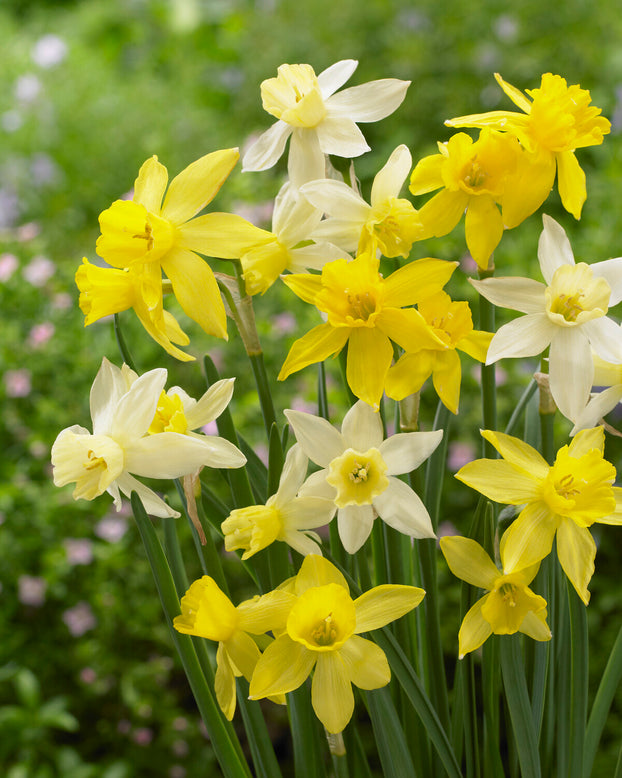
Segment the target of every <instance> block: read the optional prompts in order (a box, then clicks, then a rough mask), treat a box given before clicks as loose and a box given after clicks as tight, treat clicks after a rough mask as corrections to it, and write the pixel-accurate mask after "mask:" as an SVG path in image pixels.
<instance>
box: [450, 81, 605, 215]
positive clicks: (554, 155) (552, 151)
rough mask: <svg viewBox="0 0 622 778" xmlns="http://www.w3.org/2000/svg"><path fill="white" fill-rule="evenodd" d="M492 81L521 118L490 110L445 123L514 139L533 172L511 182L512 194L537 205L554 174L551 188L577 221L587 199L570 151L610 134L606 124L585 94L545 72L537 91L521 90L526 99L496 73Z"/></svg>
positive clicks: (509, 113) (542, 200) (575, 86)
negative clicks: (488, 130) (554, 187)
mask: <svg viewBox="0 0 622 778" xmlns="http://www.w3.org/2000/svg"><path fill="white" fill-rule="evenodd" d="M495 78H496V79H497V83H498V84H499V86H500V87H501V88H502V89H503V91H504V92H505V93H506V95H507V96H508V97H509V98H510V100H511V101H512V102H513V103H514V104H515V105H516V106H518V108H520V109H521V111H523V113H522V114H521V113H517V112H516V111H490V112H488V113H481V114H472V115H470V116H460V117H458V118H456V119H451V120H449V121H447V122H445V124H447V125H448V126H449V127H490V128H492V129H496V130H503V131H505V132H509V133H512V134H513V135H516V137H517V138H518V139H519V140H520V142H521V144H522V145H523V147H524V148H525V150H526V151H527V152H528V153H529V154H530V155H532V159H533V164H534V168H533V170H534V173H533V174H532V175H531V176H525V177H524V178H523V179H522V181H521V182H517V185H516V191H517V194H519V195H520V194H521V193H522V194H524V195H526V196H527V197H528V198H529V199H530V200H532V201H537V200H539V201H540V204H541V203H543V202H544V201H545V199H546V198H547V197H548V194H549V192H550V190H551V187H552V185H553V181H554V179H555V172H556V170H557V185H558V187H559V194H560V197H561V200H562V203H563V205H564V208H565V209H566V210H567V211H569V212H570V213H571V214H572V215H573V216H574V217H575V218H576V219H579V218H580V217H581V209H582V207H583V203H584V202H585V198H586V196H587V194H586V187H585V173H584V172H583V171H582V170H581V167H580V166H579V163H578V161H577V158H576V156H575V153H574V152H575V149H578V148H582V147H584V146H597V145H600V144H601V143H602V142H603V136H604V135H606V134H607V133H609V132H610V130H611V123H610V122H609V120H608V119H605V117H604V116H601V115H600V114H601V109H600V108H596V106H593V105H590V102H591V97H590V93H589V92H588V91H587V89H581V87H580V86H579V85H578V84H572V85H571V86H568V84H567V83H566V79H564V78H562V77H561V76H557V75H553V74H551V73H545V74H544V75H543V76H542V80H541V82H540V86H539V87H538V88H537V89H527V90H526V92H527V95H529V97H526V96H525V95H524V94H523V93H522V92H521V91H520V90H518V89H517V88H516V87H514V86H512V85H511V84H508V83H507V82H506V81H504V80H503V79H502V78H501V76H500V75H499V74H498V73H495ZM529 98H531V100H530V99H529ZM536 207H538V206H536ZM534 210H535V209H534Z"/></svg>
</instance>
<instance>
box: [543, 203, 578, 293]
mask: <svg viewBox="0 0 622 778" xmlns="http://www.w3.org/2000/svg"><path fill="white" fill-rule="evenodd" d="M542 223H543V224H544V229H543V230H542V233H541V234H540V240H539V241H538V259H539V260H540V269H541V270H542V275H543V276H544V280H545V281H546V283H547V284H550V283H551V279H552V278H553V274H554V273H555V271H556V270H557V268H558V267H561V266H562V265H574V264H575V261H574V255H573V253H572V247H571V246H570V241H569V240H568V236H567V235H566V233H565V231H564V228H563V227H562V226H561V225H560V224H558V223H557V222H556V221H555V219H551V217H550V216H547V215H546V214H543V215H542Z"/></svg>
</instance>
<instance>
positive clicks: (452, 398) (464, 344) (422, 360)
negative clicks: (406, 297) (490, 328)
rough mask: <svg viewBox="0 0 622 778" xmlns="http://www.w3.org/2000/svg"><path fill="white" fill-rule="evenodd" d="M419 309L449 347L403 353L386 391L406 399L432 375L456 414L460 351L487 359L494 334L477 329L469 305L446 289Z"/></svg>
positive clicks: (460, 375)
mask: <svg viewBox="0 0 622 778" xmlns="http://www.w3.org/2000/svg"><path fill="white" fill-rule="evenodd" d="M418 310H419V313H420V314H421V315H422V316H423V318H424V319H425V320H426V322H427V323H428V325H429V326H430V327H431V328H432V330H433V331H434V333H435V335H437V337H438V338H439V339H440V340H442V341H443V342H444V343H445V345H446V348H445V349H419V350H418V351H412V352H408V353H406V354H403V355H402V356H401V357H400V358H399V359H398V361H397V362H396V363H395V364H394V365H392V366H391V367H390V368H389V372H388V373H387V380H386V384H385V391H386V393H387V395H388V396H389V397H391V398H392V399H394V400H403V399H404V398H405V397H407V396H408V395H410V394H414V393H415V392H418V391H419V390H420V389H421V387H422V386H423V384H424V383H425V381H426V380H427V379H428V378H429V376H432V381H433V382H434V388H435V389H436V393H437V394H438V396H439V397H440V399H441V401H442V402H443V404H444V405H445V406H446V407H447V408H449V410H450V411H451V412H452V413H458V402H459V400H460V382H461V378H462V368H461V366H460V357H459V356H458V354H457V353H456V350H460V351H464V352H465V353H467V354H468V355H469V356H471V357H473V358H474V359H477V360H478V361H479V362H484V361H485V360H486V351H487V350H488V346H489V344H490V340H491V338H492V333H490V332H482V331H480V330H475V329H473V319H472V317H471V309H470V308H469V304H468V303H466V302H455V301H452V299H451V298H450V297H449V295H448V294H447V293H446V292H437V293H436V294H435V295H432V296H431V297H428V298H427V299H426V300H422V301H421V302H420V303H419V305H418Z"/></svg>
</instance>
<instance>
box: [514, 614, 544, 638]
mask: <svg viewBox="0 0 622 778" xmlns="http://www.w3.org/2000/svg"><path fill="white" fill-rule="evenodd" d="M519 631H520V632H523V633H524V634H525V635H528V636H529V637H530V638H533V639H534V640H550V639H551V637H552V635H551V630H550V628H549V625H548V624H547V623H546V608H545V609H544V610H543V611H539V612H538V613H534V612H533V611H529V613H528V614H527V615H526V616H525V618H524V619H523V623H522V624H521V625H520V627H519Z"/></svg>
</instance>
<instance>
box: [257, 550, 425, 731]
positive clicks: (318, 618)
mask: <svg viewBox="0 0 622 778" xmlns="http://www.w3.org/2000/svg"><path fill="white" fill-rule="evenodd" d="M292 589H293V592H294V595H295V597H296V599H295V602H294V604H293V606H292V608H291V610H290V612H289V615H288V616H287V622H286V625H285V630H284V632H283V633H282V634H281V635H279V636H278V637H277V638H276V640H275V641H274V642H273V643H271V644H270V645H269V646H268V647H267V648H266V650H265V651H264V653H263V654H262V656H261V658H260V659H259V661H258V662H257V665H256V667H255V671H254V673H253V677H252V680H251V685H250V697H251V699H254V700H256V699H259V698H261V697H267V696H268V695H273V694H286V693H287V692H291V691H293V690H294V689H297V688H298V687H299V686H301V685H302V684H303V683H304V682H305V680H306V679H307V678H308V677H309V675H310V674H311V672H312V671H313V670H314V668H315V672H314V675H313V682H312V684H311V701H312V704H313V710H314V711H315V714H316V716H317V717H318V718H319V720H320V721H321V722H322V724H323V725H324V726H325V727H326V729H327V731H328V732H330V733H333V734H336V733H338V732H341V731H342V730H343V729H345V727H346V725H347V723H348V722H349V721H350V719H351V717H352V713H353V711H354V695H353V693H352V684H354V685H355V686H358V687H359V688H360V689H378V688H380V687H381V686H385V685H386V684H387V683H389V681H390V679H391V670H390V668H389V663H388V662H387V658H386V656H385V654H384V651H382V649H380V648H379V647H378V646H377V645H376V644H375V643H373V642H372V641H371V640H367V639H365V638H362V637H360V633H361V632H369V631H371V630H374V629H378V628H379V627H384V626H385V625H386V624H388V623H389V622H391V621H394V620H395V619H398V618H400V616H403V615H404V614H406V613H408V612H409V611H411V610H412V609H413V608H416V607H417V605H419V603H420V602H421V600H422V599H423V597H424V595H425V592H424V591H423V589H419V588H417V587H414V586H398V585H392V584H385V585H383V586H377V587H375V588H374V589H370V590H369V591H368V592H365V593H364V594H362V595H361V596H360V597H357V598H356V599H355V600H353V599H352V597H351V596H350V591H349V588H348V584H347V582H346V580H345V578H344V577H343V575H342V574H341V573H340V572H339V571H338V570H337V568H336V567H335V566H334V565H332V564H331V563H330V562H328V561H327V560H326V559H324V557H321V556H316V555H313V554H311V555H309V556H307V557H305V559H304V562H303V563H302V566H301V568H300V571H299V572H298V575H297V576H296V578H295V581H294V583H293V587H292Z"/></svg>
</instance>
